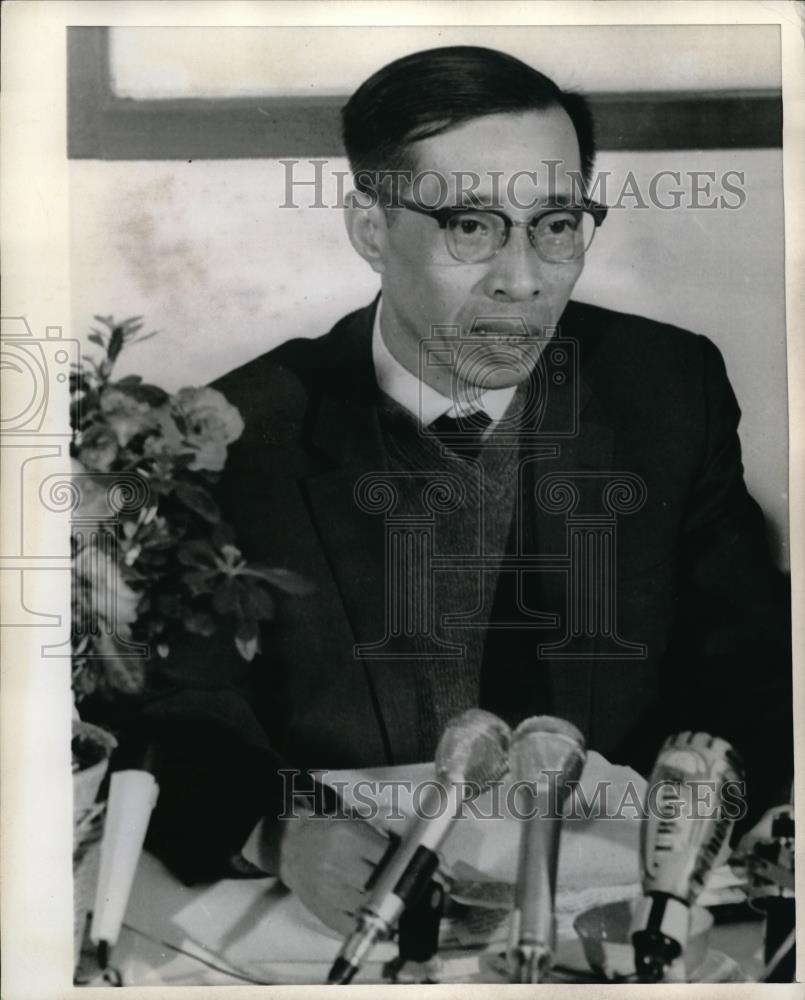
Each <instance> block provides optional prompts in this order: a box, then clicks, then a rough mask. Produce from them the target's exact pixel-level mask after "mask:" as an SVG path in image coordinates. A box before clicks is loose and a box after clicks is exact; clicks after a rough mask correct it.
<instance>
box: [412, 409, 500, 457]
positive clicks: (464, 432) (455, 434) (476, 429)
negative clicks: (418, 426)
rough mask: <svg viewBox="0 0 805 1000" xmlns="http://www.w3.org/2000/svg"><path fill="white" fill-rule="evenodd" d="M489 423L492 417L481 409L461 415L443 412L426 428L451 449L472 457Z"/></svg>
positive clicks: (476, 452)
mask: <svg viewBox="0 0 805 1000" xmlns="http://www.w3.org/2000/svg"><path fill="white" fill-rule="evenodd" d="M491 423H492V418H491V417H490V416H489V414H488V413H485V412H484V411H483V410H475V411H474V412H473V413H468V414H465V415H464V416H461V417H449V416H448V415H447V414H446V413H443V414H442V416H441V417H439V418H438V420H434V421H433V423H432V424H431V425H430V426H429V428H428V429H429V430H431V431H433V433H434V434H435V435H436V437H437V438H438V439H439V440H440V441H441V442H442V444H443V445H445V446H446V447H448V448H450V450H451V451H454V452H456V453H457V454H459V455H464V456H468V457H471V458H474V457H475V456H476V455H477V454H478V452H479V451H480V450H481V444H482V441H483V436H484V432H485V431H486V429H487V427H489V425H490V424H491Z"/></svg>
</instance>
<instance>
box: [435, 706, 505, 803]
mask: <svg viewBox="0 0 805 1000" xmlns="http://www.w3.org/2000/svg"><path fill="white" fill-rule="evenodd" d="M510 742H511V730H510V729H509V727H508V726H507V725H506V723H505V722H503V720H502V719H499V718H498V717H497V716H496V715H493V714H492V713H491V712H485V711H484V710H483V709H480V708H471V709H469V710H468V711H466V712H462V713H461V715H457V716H455V717H454V718H452V719H451V720H450V721H449V722H448V723H447V727H446V728H445V731H444V732H443V733H442V737H441V739H440V740H439V745H438V746H437V748H436V758H435V765H436V774H437V776H438V777H439V778H440V779H441V780H442V781H455V782H467V783H469V784H471V785H476V786H477V787H478V790H479V791H480V790H481V789H483V787H485V786H486V785H488V784H490V783H491V782H493V781H498V780H499V779H500V778H502V777H503V775H504V774H505V773H506V771H507V770H508V766H509V743H510Z"/></svg>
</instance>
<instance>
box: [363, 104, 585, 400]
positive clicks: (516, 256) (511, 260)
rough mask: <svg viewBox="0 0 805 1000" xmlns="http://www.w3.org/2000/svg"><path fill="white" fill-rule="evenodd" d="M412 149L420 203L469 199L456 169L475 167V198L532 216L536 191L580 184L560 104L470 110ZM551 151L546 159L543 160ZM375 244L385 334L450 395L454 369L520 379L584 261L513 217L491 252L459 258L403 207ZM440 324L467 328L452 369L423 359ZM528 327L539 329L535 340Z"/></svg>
mask: <svg viewBox="0 0 805 1000" xmlns="http://www.w3.org/2000/svg"><path fill="white" fill-rule="evenodd" d="M414 151H415V155H416V163H417V171H418V172H419V173H420V174H423V175H424V173H425V172H426V171H432V173H431V174H428V175H427V177H426V178H425V179H424V180H423V181H422V183H421V184H420V185H419V188H418V190H417V191H416V194H417V195H418V200H419V202H420V203H421V204H425V205H427V206H432V205H433V204H434V203H437V202H438V203H440V204H441V205H446V206H449V207H458V206H460V205H466V204H468V203H469V202H468V198H467V192H468V191H469V188H470V184H471V183H472V182H471V181H469V180H468V179H467V177H466V176H465V178H464V179H463V180H462V178H461V177H460V176H459V171H464V172H465V175H466V174H468V175H470V176H471V177H473V178H475V177H477V178H478V179H479V182H478V184H477V187H476V188H475V190H474V192H473V198H474V199H478V200H479V201H481V202H487V203H490V204H494V207H497V208H499V209H501V210H502V211H504V212H506V213H507V214H508V215H509V216H510V218H511V219H512V220H513V221H523V222H525V221H528V220H529V219H531V218H533V216H534V214H535V212H537V211H538V210H539V202H541V201H543V200H544V201H548V200H549V199H553V198H556V197H560V198H561V196H562V195H564V196H565V197H571V196H572V195H573V194H574V190H576V191H577V186H576V189H574V186H573V182H572V180H571V177H570V176H569V175H570V173H572V172H575V175H576V177H578V176H579V174H580V171H581V160H580V155H579V146H578V140H577V138H576V133H575V130H574V128H573V124H572V122H571V121H570V118H569V117H568V115H567V114H566V113H565V112H564V111H562V110H561V109H559V108H555V109H547V110H545V111H533V112H527V113H524V114H499V115H489V116H486V117H483V118H478V119H475V120H474V121H471V122H469V123H468V124H466V125H462V126H460V127H458V128H455V129H452V130H450V131H448V132H445V133H443V134H441V135H438V136H434V137H433V138H430V139H426V140H423V141H421V142H418V143H416V144H415V146H414ZM548 161H552V162H553V164H554V165H553V166H552V167H550V168H548V167H547V166H546V163H547V162H548ZM534 172H536V174H537V178H536V180H535V179H534V177H533V174H534ZM526 174H528V175H531V176H526ZM436 175H438V176H439V177H441V178H443V180H442V181H439V180H437V179H436ZM440 185H441V189H440ZM462 189H463V192H464V193H463V194H462ZM411 193H412V192H410V191H409V192H408V194H407V196H409V197H410V194H411ZM381 256H382V260H381V262H380V266H378V267H377V270H379V271H380V272H381V276H382V288H383V313H382V330H383V335H384V337H385V339H386V342H387V343H388V346H389V348H390V349H391V351H392V353H393V354H395V355H396V357H397V359H398V360H399V361H401V362H402V363H403V364H404V365H405V366H406V367H407V368H408V369H409V370H411V371H413V372H414V373H416V374H419V375H420V376H421V377H423V378H425V380H426V381H427V382H429V383H430V384H432V385H434V387H435V388H437V389H439V390H440V391H443V392H445V393H446V394H448V395H449V394H450V392H451V391H454V388H455V377H454V376H455V374H456V373H457V374H458V375H459V380H464V381H466V382H469V383H471V384H473V385H474V387H475V391H476V392H477V390H478V389H482V388H500V387H503V386H507V385H514V384H516V383H518V382H520V381H522V380H523V379H524V378H525V377H526V376H527V375H528V373H529V372H530V371H531V369H532V368H533V367H534V365H535V364H536V362H537V360H538V358H539V354H540V350H541V346H543V345H544V337H545V333H544V331H545V328H546V327H553V326H555V325H556V324H557V322H558V320H559V317H560V316H561V315H562V312H563V310H564V308H565V306H566V304H567V301H568V299H569V298H570V294H571V292H572V290H573V286H574V285H575V284H576V281H577V280H578V278H579V275H580V274H581V271H582V268H583V266H584V261H583V258H582V259H579V260H573V261H562V262H558V263H553V262H551V263H549V262H546V261H544V260H542V259H541V258H540V257H539V256H538V255H537V253H536V251H535V250H534V248H533V247H532V245H531V243H530V242H529V239H528V234H527V231H526V229H525V228H521V227H515V228H512V229H511V231H510V233H509V238H508V241H507V242H506V244H505V246H503V248H502V249H501V250H500V251H499V252H498V253H497V255H496V256H494V257H492V259H490V260H487V261H484V262H482V263H469V264H468V263H463V262H460V261H457V260H455V259H454V258H453V257H451V256H450V254H449V252H448V250H447V247H446V243H445V233H444V231H443V230H442V229H440V228H439V224H438V223H437V222H436V221H435V220H434V219H432V218H429V217H427V216H425V215H421V214H418V213H416V212H413V211H409V210H405V209H399V210H392V212H390V213H389V218H388V224H387V226H386V229H385V232H384V239H383V240H382V255H381ZM523 324H524V325H523ZM438 326H447V327H454V328H455V327H459V328H460V331H461V336H462V338H467V337H468V336H470V337H471V344H468V345H467V347H466V349H465V351H464V355H463V361H460V360H459V358H458V357H457V355H456V352H455V351H454V352H452V353H453V356H454V359H455V360H454V364H453V370H450V368H449V367H447V366H445V367H444V368H439V367H438V366H437V367H436V368H431V367H430V366H429V367H428V368H426V369H425V368H421V366H420V358H421V356H422V354H423V352H422V351H421V349H420V343H421V341H423V340H424V339H426V338H427V340H428V344H429V347H432V348H435V349H438V348H439V346H440V341H441V338H440V337H439V336H438V335H436V336H434V333H433V328H434V327H438ZM526 330H527V334H525V331H526ZM535 338H543V340H542V344H540V343H538V342H537V341H536V340H535ZM445 346H447V345H445ZM468 352H469V354H468ZM468 357H471V362H470V363H469V364H468V363H467V360H468ZM456 365H458V367H456ZM451 387H452V388H451Z"/></svg>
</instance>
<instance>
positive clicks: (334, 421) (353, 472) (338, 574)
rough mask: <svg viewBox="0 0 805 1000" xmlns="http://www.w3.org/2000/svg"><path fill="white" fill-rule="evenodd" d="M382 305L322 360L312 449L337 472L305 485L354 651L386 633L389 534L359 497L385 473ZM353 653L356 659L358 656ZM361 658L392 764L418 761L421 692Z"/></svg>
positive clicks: (403, 675)
mask: <svg viewBox="0 0 805 1000" xmlns="http://www.w3.org/2000/svg"><path fill="white" fill-rule="evenodd" d="M375 308H376V304H375V305H373V306H370V307H369V308H368V309H365V310H362V311H361V312H360V313H358V314H357V315H356V316H355V317H354V318H353V320H352V321H351V322H350V323H349V325H348V326H347V327H346V328H345V329H343V330H341V331H339V332H338V336H335V333H336V331H334V332H333V335H331V338H330V341H331V342H330V344H328V348H329V350H328V352H327V356H326V358H325V359H324V364H325V371H326V373H327V376H326V377H327V388H326V389H325V391H324V392H323V394H322V396H321V398H320V401H319V405H318V409H317V411H316V413H315V415H314V417H313V421H312V429H311V435H310V444H311V445H312V446H313V447H315V448H316V449H318V450H319V451H320V452H324V453H325V454H326V456H327V457H328V459H329V460H330V462H331V468H329V469H327V470H325V471H321V472H318V473H316V474H315V475H313V476H310V477H308V479H307V480H306V482H305V489H306V491H307V496H308V501H309V504H310V511H311V517H312V519H313V521H314V523H315V525H316V529H317V531H318V534H319V537H320V538H321V543H322V547H323V548H324V551H325V553H326V556H327V560H328V563H329V566H330V568H331V572H332V574H333V578H334V580H335V583H336V586H337V588H338V590H339V592H340V595H341V600H342V602H343V607H344V613H345V615H346V619H347V621H348V623H349V626H350V630H351V632H352V636H353V640H354V644H355V646H359V645H361V644H371V643H373V642H376V641H377V640H379V639H382V638H383V636H384V634H385V631H386V603H385V587H386V536H385V518H384V514H383V511H382V510H372V509H371V508H372V505H371V504H370V503H366V497H365V496H364V497H363V498H362V497H361V495H360V494H361V486H362V484H363V485H365V484H366V482H367V478H369V477H374V476H375V475H377V474H380V476H381V477H382V474H383V473H384V471H385V470H386V456H385V449H384V446H383V438H382V431H381V427H380V420H379V416H378V409H377V402H378V400H379V390H378V387H377V382H376V379H375V374H374V367H373V364H372V351H371V337H372V327H373V323H374V314H375ZM353 655H354V654H353ZM356 659H360V662H361V665H362V668H363V671H364V676H365V678H366V681H367V684H368V686H369V689H370V693H371V696H372V700H373V703H374V706H375V711H376V713H377V716H378V722H379V726H380V729H381V734H382V737H383V741H384V744H385V747H386V755H387V758H388V763H390V764H393V763H401V762H403V761H409V760H411V759H414V757H415V756H416V748H417V738H418V726H417V706H416V689H415V687H414V685H413V684H412V683H411V679H410V674H409V669H408V666H407V664H406V663H404V662H402V663H401V662H400V661H398V660H393V659H391V658H389V659H382V658H376V659H375V658H373V659H366V658H358V657H356Z"/></svg>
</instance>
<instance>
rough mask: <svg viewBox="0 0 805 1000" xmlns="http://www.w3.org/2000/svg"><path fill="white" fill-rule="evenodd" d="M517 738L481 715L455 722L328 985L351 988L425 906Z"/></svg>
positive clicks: (380, 869) (383, 861)
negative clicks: (452, 841) (443, 862)
mask: <svg viewBox="0 0 805 1000" xmlns="http://www.w3.org/2000/svg"><path fill="white" fill-rule="evenodd" d="M510 737H511V732H510V730H509V727H508V726H507V725H506V723H505V722H503V721H501V720H500V719H499V718H498V717H497V716H495V715H492V714H491V713H490V712H485V711H483V710H481V709H470V710H469V711H467V712H463V713H462V714H461V715H459V716H456V717H455V718H453V719H451V720H450V722H448V724H447V728H446V729H445V731H444V733H442V737H441V739H440V740H439V745H438V747H437V748H436V758H435V762H434V763H435V767H436V780H435V781H433V782H431V783H430V784H428V785H427V786H425V793H426V794H424V795H423V797H422V805H421V808H420V810H419V816H418V817H417V820H416V822H415V823H414V824H413V826H412V828H411V830H410V831H409V833H408V834H407V835H406V837H405V838H403V840H402V841H400V842H398V843H396V844H394V845H393V846H392V848H391V849H390V850H389V851H387V852H386V855H385V856H384V857H383V858H381V860H380V863H379V864H378V866H377V868H376V869H375V871H374V872H373V873H372V877H371V878H370V879H369V882H368V883H367V885H366V888H367V890H369V891H370V894H369V898H368V900H367V901H366V903H364V905H363V906H362V907H361V910H360V912H359V913H358V917H357V924H356V927H355V930H354V931H353V932H352V934H351V935H350V936H349V937H348V938H347V939H346V941H345V942H344V945H343V947H342V948H341V951H340V952H339V954H338V957H337V958H336V960H335V962H334V963H333V966H332V968H331V969H330V975H329V976H328V980H327V981H328V983H337V984H340V985H346V984H347V983H349V982H351V981H352V979H353V977H354V976H355V974H356V973H357V971H358V970H359V969H360V967H361V965H362V964H363V962H364V961H365V960H366V957H367V956H368V954H369V952H370V951H371V949H372V948H373V946H374V944H375V942H376V941H378V940H383V939H385V938H388V937H390V936H391V934H392V932H393V930H394V926H395V924H396V922H397V920H398V919H399V917H400V915H401V914H402V912H403V911H404V910H405V909H406V908H407V907H409V906H413V905H415V904H416V903H417V901H418V900H419V897H420V895H421V893H422V892H423V891H424V890H425V888H427V886H428V885H429V884H430V881H431V878H432V876H433V874H434V872H435V871H436V869H437V868H438V866H439V857H438V854H437V853H436V852H437V851H438V849H439V847H440V846H441V844H442V843H443V842H444V840H445V838H446V837H447V834H448V833H449V831H450V827H451V825H452V823H453V820H454V819H455V818H456V813H457V811H458V810H459V808H460V806H461V802H462V801H463V800H464V799H470V798H475V797H476V796H477V795H479V794H480V793H481V791H483V789H484V788H485V787H486V786H487V785H489V784H490V783H491V782H493V781H497V780H498V779H500V778H502V777H503V775H504V774H505V773H506V770H507V767H508V751H509V740H510Z"/></svg>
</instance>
